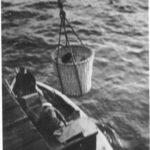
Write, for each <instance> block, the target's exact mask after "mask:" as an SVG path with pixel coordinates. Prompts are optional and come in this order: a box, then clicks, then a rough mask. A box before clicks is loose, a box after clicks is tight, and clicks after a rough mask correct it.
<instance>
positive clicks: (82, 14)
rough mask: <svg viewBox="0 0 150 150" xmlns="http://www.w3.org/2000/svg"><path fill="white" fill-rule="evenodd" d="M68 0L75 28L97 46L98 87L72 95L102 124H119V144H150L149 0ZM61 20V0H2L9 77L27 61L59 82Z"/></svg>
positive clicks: (143, 147) (144, 149)
mask: <svg viewBox="0 0 150 150" xmlns="http://www.w3.org/2000/svg"><path fill="white" fill-rule="evenodd" d="M63 2H64V9H65V11H66V17H67V18H68V20H69V21H70V23H71V25H72V26H73V27H74V30H75V31H76V32H77V34H78V35H79V37H80V38H81V39H82V41H83V43H84V44H85V45H86V46H87V47H89V48H90V49H92V50H93V51H95V58H94V65H93V76H92V89H91V91H90V92H89V93H88V94H86V95H84V96H82V97H78V98H72V100H73V101H74V102H75V103H76V104H77V105H78V106H79V107H81V108H82V109H83V110H84V111H85V112H86V113H87V114H88V115H89V116H90V117H92V118H93V119H95V120H96V122H97V124H98V125H99V126H101V124H102V123H104V124H109V125H110V126H111V127H112V128H113V129H114V131H115V133H116V135H117V139H118V140H117V142H114V144H113V146H114V148H115V149H119V150H148V149H149V87H148V81H149V80H148V73H149V66H148V59H149V58H148V0H141V1H140V0H113V2H112V1H110V0H105V1H104V0H92V1H91V0H75V1H69V0H66V1H63ZM59 25H60V18H59V9H58V7H57V0H53V1H52V0H2V76H3V79H4V78H10V77H12V76H13V75H15V71H14V69H15V67H18V66H19V65H24V66H25V67H27V68H28V69H29V70H30V71H31V72H32V73H33V75H34V76H35V77H36V79H37V80H39V81H41V82H44V83H46V84H48V85H51V86H52V87H55V88H59V86H60V85H59V83H58V80H57V77H56V75H55V73H54V69H53V65H52V60H51V56H50V55H51V52H52V51H53V50H55V49H56V48H57V45H58V35H59ZM69 36H70V39H71V42H78V40H76V39H74V38H73V37H72V35H69ZM61 42H62V44H64V40H63V39H62V41H61ZM78 44H79V43H78ZM3 96H5V95H3Z"/></svg>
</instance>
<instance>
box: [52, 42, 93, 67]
mask: <svg viewBox="0 0 150 150" xmlns="http://www.w3.org/2000/svg"><path fill="white" fill-rule="evenodd" d="M70 46H71V47H81V45H70ZM66 47H68V46H63V47H61V49H62V48H66ZM82 47H83V48H86V49H87V50H88V51H89V52H90V53H91V54H90V56H89V57H87V58H86V59H84V60H82V61H79V62H75V64H76V65H80V64H84V63H86V62H88V61H90V60H91V58H92V57H93V56H94V51H92V50H91V49H89V48H88V47H85V46H82ZM57 51H58V50H54V51H53V52H52V53H51V58H52V61H53V62H55V63H57V62H56V60H55V58H54V54H55V53H56V52H57ZM58 64H61V65H64V66H72V65H74V64H73V62H72V63H62V62H59V61H58Z"/></svg>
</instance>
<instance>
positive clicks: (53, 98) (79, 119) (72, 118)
mask: <svg viewBox="0 0 150 150" xmlns="http://www.w3.org/2000/svg"><path fill="white" fill-rule="evenodd" d="M5 81H6V85H7V88H8V89H9V93H10V94H11V96H12V97H14V98H15V99H16V100H17V101H18V102H19V104H20V106H21V107H22V108H23V110H24V111H25V113H26V114H27V116H28V118H29V119H30V120H31V121H32V123H33V124H34V126H35V127H36V128H37V130H38V131H39V132H40V134H41V135H42V137H43V138H44V139H45V141H46V142H47V144H48V145H49V147H50V150H113V148H112V147H111V145H110V143H109V142H108V140H107V138H106V136H105V135H104V134H103V133H102V131H101V130H100V129H99V128H98V127H97V126H96V124H95V123H94V122H93V121H92V119H90V118H89V117H88V116H87V115H86V114H85V113H84V112H83V111H82V110H81V109H80V108H79V107H78V106H77V105H75V104H74V103H73V102H72V101H71V100H70V99H69V98H68V97H67V96H65V95H64V94H62V93H61V92H59V91H58V90H56V89H54V88H52V87H50V86H48V85H46V84H44V83H41V82H38V81H36V85H37V87H38V88H39V89H40V90H41V91H42V92H43V94H44V97H45V99H46V101H47V102H50V103H51V104H52V105H53V106H54V107H55V108H57V109H58V110H59V111H60V112H61V113H62V114H63V116H64V118H65V119H66V120H67V122H68V125H67V126H63V127H61V128H60V129H58V130H56V131H55V132H54V134H50V133H48V132H45V131H44V129H42V128H40V126H38V125H37V120H38V118H39V116H40V112H41V103H40V102H39V95H38V93H37V92H32V93H30V94H27V95H23V96H22V97H21V98H17V96H16V95H15V94H14V91H13V90H14V83H15V82H14V81H15V78H13V80H11V81H10V84H9V83H8V81H7V80H5Z"/></svg>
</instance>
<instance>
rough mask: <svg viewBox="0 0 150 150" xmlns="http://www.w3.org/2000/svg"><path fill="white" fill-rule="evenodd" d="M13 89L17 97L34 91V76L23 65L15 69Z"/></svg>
mask: <svg viewBox="0 0 150 150" xmlns="http://www.w3.org/2000/svg"><path fill="white" fill-rule="evenodd" d="M13 91H14V93H15V95H16V96H17V97H21V96H23V95H27V94H29V93H33V92H36V81H35V78H34V76H33V75H32V74H31V73H30V72H29V71H28V70H27V69H25V68H24V67H20V68H19V69H18V70H17V75H16V79H15V84H14V88H13Z"/></svg>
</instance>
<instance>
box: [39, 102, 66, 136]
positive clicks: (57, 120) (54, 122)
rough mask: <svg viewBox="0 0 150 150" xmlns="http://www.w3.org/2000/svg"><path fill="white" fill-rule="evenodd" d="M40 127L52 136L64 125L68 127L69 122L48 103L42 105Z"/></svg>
mask: <svg viewBox="0 0 150 150" xmlns="http://www.w3.org/2000/svg"><path fill="white" fill-rule="evenodd" d="M38 125H39V126H40V128H42V129H44V130H45V131H47V132H49V133H51V134H52V133H53V132H54V131H55V130H57V129H59V128H60V127H62V126H64V125H65V126H66V125H67V122H66V120H65V118H64V117H63V115H62V114H61V113H60V112H59V110H57V109H56V108H55V107H53V106H52V105H51V104H50V103H48V102H47V103H43V104H42V111H41V114H40V119H39V121H38Z"/></svg>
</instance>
